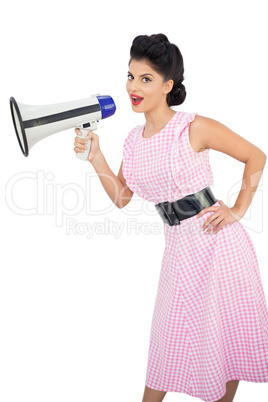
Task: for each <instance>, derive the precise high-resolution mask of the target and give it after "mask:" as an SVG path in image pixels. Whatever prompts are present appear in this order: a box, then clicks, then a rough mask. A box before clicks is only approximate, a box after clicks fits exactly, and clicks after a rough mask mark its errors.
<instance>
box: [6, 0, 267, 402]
mask: <svg viewBox="0 0 268 402" xmlns="http://www.w3.org/2000/svg"><path fill="white" fill-rule="evenodd" d="M0 29H1V49H2V50H1V56H2V57H1V75H0V79H1V94H0V97H1V121H2V123H3V126H2V152H1V188H2V191H1V193H2V197H1V228H2V230H1V246H2V251H1V262H2V264H1V278H0V304H1V316H0V322H1V332H0V333H1V335H0V336H1V346H0V347H1V355H0V365H1V373H0V378H1V380H0V382H1V385H0V394H1V398H0V399H1V401H3V402H15V401H16V402H18V401H27V402H32V401H34V402H36V401H38V402H43V401H46V402H47V401H50V402H61V401H64V402H69V401H71V402H74V401H75V402H77V401H79V402H84V401H94V402H103V401H116V402H121V401H122V402H141V400H142V395H143V390H144V382H145V374H146V364H147V353H148V346H149V334H150V325H151V319H152V312H153V307H154V301H155V296H156V290H157V284H158V279H159V273H160V265H161V258H162V254H163V251H164V233H163V225H162V221H161V218H160V217H159V216H158V215H157V212H156V210H155V207H154V205H153V203H149V202H146V201H144V200H142V199H141V198H139V197H138V196H136V195H134V197H133V199H132V201H131V203H130V204H129V205H128V206H127V207H125V208H124V209H122V210H118V209H117V208H116V207H115V206H114V205H113V204H112V202H111V200H110V199H109V197H108V195H107V194H106V192H105V190H104V189H103V187H102V185H101V182H100V180H99V178H98V176H97V175H96V173H95V171H94V168H93V167H92V166H91V164H90V163H89V162H81V161H79V160H78V159H77V158H75V154H74V151H73V142H74V137H75V133H74V131H73V130H71V129H70V130H66V131H64V132H61V133H58V134H56V135H53V136H51V137H48V138H46V139H45V140H43V141H41V142H39V143H37V144H36V145H35V146H34V147H33V148H32V149H31V150H30V154H29V156H28V157H27V158H25V157H24V156H23V154H22V153H21V150H20V148H19V145H18V143H17V139H16V135H15V131H14V128H13V125H12V120H11V114H10V109H9V97H10V96H14V97H15V98H16V99H17V100H18V101H19V102H21V103H24V104H31V105H42V104H52V103H58V102H66V101H71V100H77V99H83V98H87V97H89V96H90V95H91V94H95V93H100V94H102V95H111V96H112V97H113V98H114V100H115V103H116V106H117V111H116V114H115V115H114V116H113V117H111V118H109V119H106V120H103V121H100V123H99V126H98V130H97V131H96V133H97V134H98V135H99V138H100V145H101V149H102V151H103V153H104V155H105V157H106V160H107V162H108V164H109V166H110V168H111V170H112V171H113V172H114V173H115V174H117V173H118V170H119V167H120V164H121V161H122V149H123V142H124V139H125V137H126V136H127V134H128V132H129V131H130V130H131V129H132V128H133V127H134V126H135V125H137V124H142V123H143V122H144V120H143V119H144V116H143V115H142V114H139V115H138V114H135V113H134V112H133V111H132V109H131V105H130V101H129V99H128V96H127V93H126V90H125V83H126V79H127V78H126V77H127V71H128V60H129V49H130V46H131V43H132V40H133V39H134V37H135V36H137V35H140V34H148V35H150V34H153V33H164V34H166V35H167V36H168V38H169V40H170V41H171V42H173V43H176V44H177V45H178V46H179V48H180V50H181V52H182V55H183V58H184V66H185V81H184V84H185V86H186V90H187V98H186V100H185V102H184V103H183V104H182V105H180V106H179V107H175V108H174V109H175V110H182V111H188V112H197V113H198V114H200V115H203V116H207V117H210V118H213V119H215V120H218V121H220V122H221V123H223V124H225V125H226V126H227V127H229V128H230V129H232V130H233V131H234V132H236V133H238V134H239V135H241V136H243V137H244V138H246V139H247V140H248V141H250V142H252V143H253V144H255V145H256V146H258V147H259V148H260V149H262V150H263V151H264V152H265V153H266V154H267V153H268V147H267V93H268V78H267V71H268V60H267V37H268V27H267V15H266V2H265V1H255V2H254V4H253V3H252V2H249V1H224V2H218V1H208V0H207V1H204V0H203V1H187V2H186V1H178V0H176V1H169V2H157V1H149V0H147V1H146V2H145V1H139V0H138V1H137V0H136V1H133V2H132V1H131V2H123V1H122V2H120V1H99V2H90V1H81V0H77V1H75V2H70V1H66V0H65V1H57V0H54V1H51V0H47V1H46V2H36V1H30V0H26V1H23V2H19V1H18V0H16V1H12V2H8V3H6V4H5V11H3V10H2V18H1V26H0ZM210 163H211V166H212V169H213V173H214V186H212V187H211V188H212V190H213V192H214V194H215V195H216V198H218V199H222V200H223V201H224V202H225V203H226V204H227V205H228V206H233V205H234V203H235V200H236V197H237V194H238V192H239V190H240V187H241V179H242V176H243V170H244V164H243V163H241V162H239V161H237V160H235V159H233V158H230V157H229V156H228V155H225V154H223V153H220V152H217V151H213V150H211V151H210ZM267 189H268V182H267V169H265V170H264V172H263V176H262V179H261V181H260V185H259V188H258V191H257V192H256V194H255V196H254V199H253V202H252V204H251V206H250V208H249V209H248V211H247V213H246V215H245V216H244V218H243V219H242V220H241V221H240V222H241V223H242V224H243V225H244V226H245V227H246V229H247V230H248V232H249V234H250V236H251V238H252V240H253V242H254V245H255V248H256V252H257V255H258V261H259V266H260V272H261V276H262V281H263V286H264V290H265V294H266V297H268V271H267V262H268V261H267V249H266V248H267V234H268V220H267V212H266V211H265V209H264V205H265V204H266V205H267V201H268V195H267V192H268V190H267ZM4 193H6V200H5V198H4ZM84 196H86V201H87V204H88V209H89V210H88V211H87V210H86V208H80V210H79V208H78V206H77V205H78V204H77V203H78V200H80V201H81V199H83V197H84ZM92 211H95V212H92ZM96 211H97V212H96ZM71 225H72V226H71ZM94 225H95V226H94ZM90 227H91V232H90V231H89V228H90ZM120 227H121V232H119V233H116V230H117V231H118V230H119V229H120ZM85 228H87V229H88V231H87V232H85V231H84V232H83V230H84V229H85ZM267 393H268V384H260V383H258V384H257V383H249V382H245V381H241V382H240V385H239V388H238V391H237V396H236V399H235V400H236V401H243V402H244V401H247V400H248V401H252V399H253V398H254V400H256V401H258V402H264V401H265V400H266V398H267ZM165 399H166V400H167V401H194V400H196V399H195V398H193V397H191V396H189V395H186V394H178V393H169V394H168V395H166V397H165Z"/></svg>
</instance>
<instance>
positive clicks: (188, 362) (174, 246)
mask: <svg viewBox="0 0 268 402" xmlns="http://www.w3.org/2000/svg"><path fill="white" fill-rule="evenodd" d="M196 114H197V113H187V112H182V111H180V112H177V113H176V114H175V115H174V116H173V117H172V119H171V120H170V121H169V123H168V124H167V125H166V126H165V127H164V128H163V129H162V130H161V131H160V132H159V133H157V134H155V135H154V136H152V137H151V138H144V137H143V128H144V125H142V126H137V127H135V128H134V129H133V130H132V131H131V132H130V133H129V134H128V136H127V138H126V139H125V142H124V148H123V175H124V177H125V179H126V183H127V185H128V186H129V188H130V189H131V190H132V191H134V192H135V193H136V194H138V195H139V196H141V197H142V198H144V199H146V200H149V201H152V202H154V203H156V204H157V203H159V202H163V201H170V202H172V201H175V200H177V199H180V198H182V197H184V196H186V195H188V194H191V193H194V192H197V191H199V190H201V189H203V188H205V187H207V186H212V185H213V174H212V170H211V167H210V164H209V149H206V150H205V151H203V152H196V151H194V150H193V148H192V147H191V144H190V142H189V124H190V122H191V121H193V120H194V118H195V116H196ZM215 196H216V195H215ZM216 198H217V197H216ZM214 205H215V206H220V204H219V203H218V202H216V203H215V204H214ZM213 213H214V212H207V213H205V214H204V215H203V216H202V217H201V218H197V217H196V216H192V217H190V218H188V219H185V220H183V221H181V224H180V225H176V226H169V225H168V224H166V223H163V225H164V234H165V249H164V253H163V257H162V263H161V271H160V275H159V283H158V289H157V294H156V299H155V307H154V311H153V317H152V323H151V334H150V340H149V351H148V363H147V373H146V382H145V383H146V385H147V386H148V387H150V388H153V389H156V390H159V391H168V392H181V393H186V394H188V395H191V396H194V397H198V398H200V399H202V400H204V401H206V402H215V401H216V400H218V399H221V398H222V397H223V396H224V395H225V393H226V382H228V381H230V380H244V381H250V382H268V310H267V303H266V299H265V294H264V290H263V286H262V281H261V276H260V271H259V266H258V260H257V256H256V251H255V248H254V244H253V242H252V240H251V238H250V236H249V234H248V232H247V230H246V229H245V228H244V226H243V225H242V224H241V222H239V221H238V222H232V223H230V224H228V225H225V226H224V227H223V228H221V230H220V231H219V232H218V233H217V234H216V235H214V234H206V233H205V232H203V230H202V225H203V223H204V222H205V221H206V220H207V218H208V217H209V216H210V215H211V214H213ZM159 219H160V220H161V218H160V217H159Z"/></svg>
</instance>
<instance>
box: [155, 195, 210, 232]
mask: <svg viewBox="0 0 268 402" xmlns="http://www.w3.org/2000/svg"><path fill="white" fill-rule="evenodd" d="M215 202H217V200H216V198H215V197H214V194H213V193H212V191H211V188H210V187H206V188H203V190H200V191H198V192H197V193H193V194H189V195H187V196H186V197H183V198H181V199H180V200H177V201H174V202H169V201H165V202H160V204H155V207H156V209H157V211H158V212H159V214H160V216H161V218H162V219H163V221H164V222H165V223H168V224H169V226H174V225H180V222H181V221H183V220H184V219H187V218H190V217H191V216H194V215H197V214H198V212H200V211H202V209H204V208H206V207H211V205H213V204H215Z"/></svg>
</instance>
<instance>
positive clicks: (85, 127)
mask: <svg viewBox="0 0 268 402" xmlns="http://www.w3.org/2000/svg"><path fill="white" fill-rule="evenodd" d="M76 128H79V130H80V131H81V136H80V138H83V139H85V138H86V136H87V134H88V133H89V131H93V130H96V129H97V123H96V121H91V122H89V123H84V124H80V125H79V126H76ZM91 141H92V140H91V138H90V139H89V140H88V142H87V149H85V151H84V152H78V153H77V154H76V157H77V158H78V159H80V160H81V161H86V160H87V158H88V155H89V152H90V147H91Z"/></svg>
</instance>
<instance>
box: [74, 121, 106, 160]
mask: <svg viewBox="0 0 268 402" xmlns="http://www.w3.org/2000/svg"><path fill="white" fill-rule="evenodd" d="M74 131H75V133H76V134H77V135H78V136H79V135H80V136H81V131H80V130H79V128H76V129H75V130H74ZM89 139H91V144H90V152H89V154H88V158H87V159H88V161H89V162H92V161H93V160H94V158H95V156H96V155H97V154H98V152H100V144H99V136H98V135H97V134H95V133H93V131H89V132H88V134H87V136H86V139H83V138H80V137H75V139H74V151H75V153H77V152H84V151H85V150H86V149H88V147H89V143H90V141H89V142H87V140H89Z"/></svg>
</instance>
